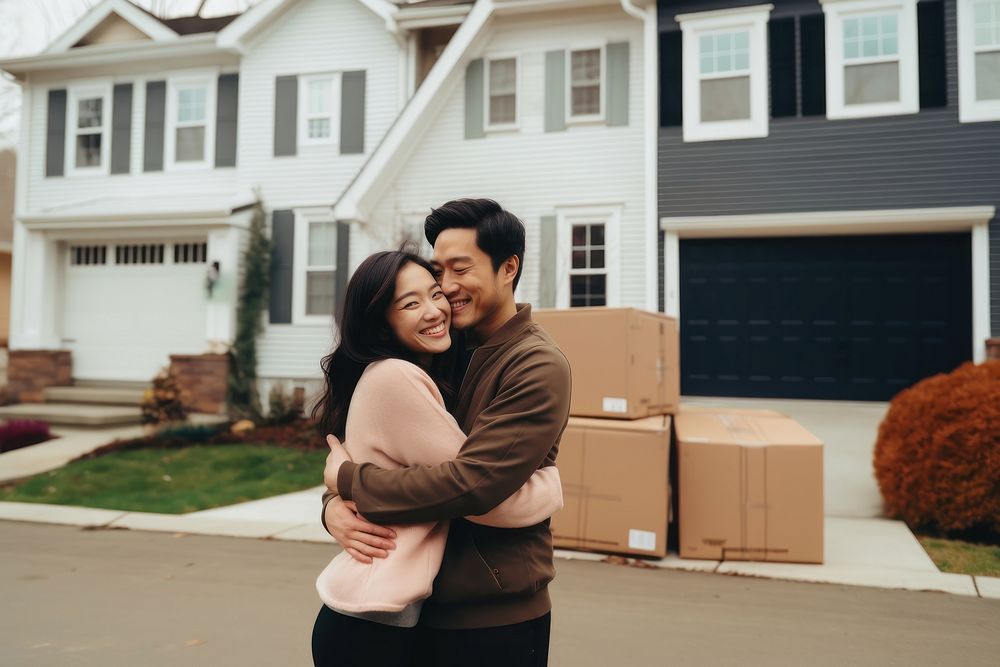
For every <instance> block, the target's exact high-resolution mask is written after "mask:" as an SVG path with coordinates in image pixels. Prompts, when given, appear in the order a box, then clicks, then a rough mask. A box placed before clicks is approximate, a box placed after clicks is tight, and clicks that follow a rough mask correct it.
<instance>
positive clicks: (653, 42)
mask: <svg viewBox="0 0 1000 667" xmlns="http://www.w3.org/2000/svg"><path fill="white" fill-rule="evenodd" d="M621 7H622V11H624V12H625V13H626V14H628V15H629V16H631V17H633V18H635V19H638V20H639V21H642V22H643V36H642V44H643V68H642V70H643V86H644V90H643V102H644V106H643V114H642V116H643V124H644V130H645V131H644V135H645V139H644V142H643V143H644V144H645V155H644V165H645V174H644V176H645V178H644V179H643V184H644V186H645V187H644V192H643V203H644V207H645V225H646V229H645V234H644V238H645V239H646V310H650V311H654V312H655V311H657V310H659V284H660V283H659V269H658V267H657V263H656V255H657V247H658V246H659V243H658V241H659V227H658V213H657V211H658V201H657V172H656V169H657V152H658V150H659V81H658V79H657V73H658V72H659V65H658V60H659V55H658V50H657V47H658V43H659V32H658V28H657V25H656V4H655V3H653V4H650V5H648V6H647V7H646V8H645V9H641V8H639V7H637V6H636V5H635V2H634V0H621Z"/></svg>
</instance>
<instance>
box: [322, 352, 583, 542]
mask: <svg viewBox="0 0 1000 667" xmlns="http://www.w3.org/2000/svg"><path fill="white" fill-rule="evenodd" d="M569 400H570V370H569V363H568V362H567V361H566V358H565V357H564V356H563V355H562V354H561V353H560V352H559V351H558V350H557V349H555V348H553V347H550V346H545V345H539V346H536V347H534V348H531V349H530V350H527V351H525V352H524V353H523V354H521V355H520V356H519V357H518V358H517V359H515V360H512V361H511V363H510V366H509V367H508V368H507V369H506V371H505V373H504V377H503V379H502V380H501V383H500V387H499V391H498V392H497V394H496V396H495V398H494V399H493V401H492V403H490V405H489V406H488V407H487V408H486V409H485V410H484V411H483V412H482V413H481V414H480V415H479V417H478V418H477V419H476V421H475V423H474V424H473V428H472V431H471V432H470V433H469V436H468V438H466V440H465V442H464V444H463V445H462V447H461V451H460V452H459V454H458V457H457V458H455V459H454V460H449V461H445V462H443V463H440V464H437V465H431V466H426V465H424V466H410V467H407V468H402V469H399V470H383V469H381V468H378V467H376V466H374V465H372V464H370V463H363V464H361V465H357V464H354V463H345V464H343V465H342V466H341V467H340V470H339V471H338V475H337V487H338V490H339V491H340V494H341V496H342V497H343V498H344V499H345V500H353V501H354V502H355V503H356V504H357V506H358V511H359V512H360V513H361V514H362V515H364V516H365V517H366V518H367V519H368V520H370V521H374V522H376V523H419V522H425V521H440V520H444V519H453V518H456V517H463V516H468V515H481V514H485V513H486V512H488V511H489V510H491V509H493V508H494V507H496V506H497V505H499V504H500V503H501V502H502V501H503V500H505V499H506V498H508V497H510V496H511V495H513V494H514V492H515V491H517V490H518V489H519V488H521V487H522V486H523V485H524V484H525V483H526V482H527V481H528V479H529V478H530V477H531V476H532V474H533V473H534V472H535V471H536V470H538V469H539V468H540V467H541V466H542V465H543V463H544V462H545V460H546V457H547V456H548V455H549V454H550V452H551V450H552V449H553V447H555V446H556V443H557V442H558V441H559V437H560V436H561V435H562V431H563V429H564V428H565V426H566V421H567V419H568V415H569Z"/></svg>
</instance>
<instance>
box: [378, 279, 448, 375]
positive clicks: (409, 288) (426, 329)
mask: <svg viewBox="0 0 1000 667" xmlns="http://www.w3.org/2000/svg"><path fill="white" fill-rule="evenodd" d="M386 320H387V321H388V323H389V327H390V328H391V329H392V331H393V333H395V334H396V338H397V340H399V342H400V344H401V345H403V346H404V347H406V348H407V349H409V350H411V351H413V352H415V353H417V354H418V355H427V354H441V353H442V352H447V351H448V348H450V347H451V334H450V333H449V331H448V328H449V327H450V326H451V306H450V305H449V304H448V299H446V298H445V296H444V292H442V291H441V286H440V285H438V283H437V281H436V280H435V279H434V276H432V275H431V274H430V273H428V272H427V270H426V269H424V268H423V267H421V266H418V265H417V264H414V263H412V262H407V263H406V264H405V265H404V266H403V268H401V269H400V270H399V273H398V274H396V292H395V294H393V297H392V303H391V304H390V305H389V311H388V313H386Z"/></svg>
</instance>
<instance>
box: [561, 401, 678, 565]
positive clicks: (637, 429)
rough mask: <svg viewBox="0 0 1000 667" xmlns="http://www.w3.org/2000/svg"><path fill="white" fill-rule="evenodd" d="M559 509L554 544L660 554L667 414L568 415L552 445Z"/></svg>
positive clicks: (666, 512) (666, 495)
mask: <svg viewBox="0 0 1000 667" xmlns="http://www.w3.org/2000/svg"><path fill="white" fill-rule="evenodd" d="M558 465H559V474H560V476H561V477H562V483H563V498H564V502H565V506H564V507H563V509H562V510H560V511H559V512H557V513H556V514H555V515H554V516H553V517H552V524H551V527H552V535H553V539H554V543H555V546H556V547H559V548H564V549H583V550H586V551H600V552H605V553H617V554H634V555H639V556H660V557H662V556H665V555H666V553H667V522H668V521H669V520H670V484H669V481H668V479H669V465H670V417H669V416H659V417H649V418H646V419H640V420H636V421H618V420H610V419H586V418H580V417H571V418H570V420H569V425H568V426H567V427H566V431H565V432H564V433H563V437H562V441H561V442H560V444H559V457H558Z"/></svg>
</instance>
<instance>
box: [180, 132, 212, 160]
mask: <svg viewBox="0 0 1000 667" xmlns="http://www.w3.org/2000/svg"><path fill="white" fill-rule="evenodd" d="M175 152H176V154H177V157H176V158H175V160H176V161H177V162H201V161H202V160H204V159H205V127H204V126H201V127H179V128H177V149H176V151H175Z"/></svg>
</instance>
